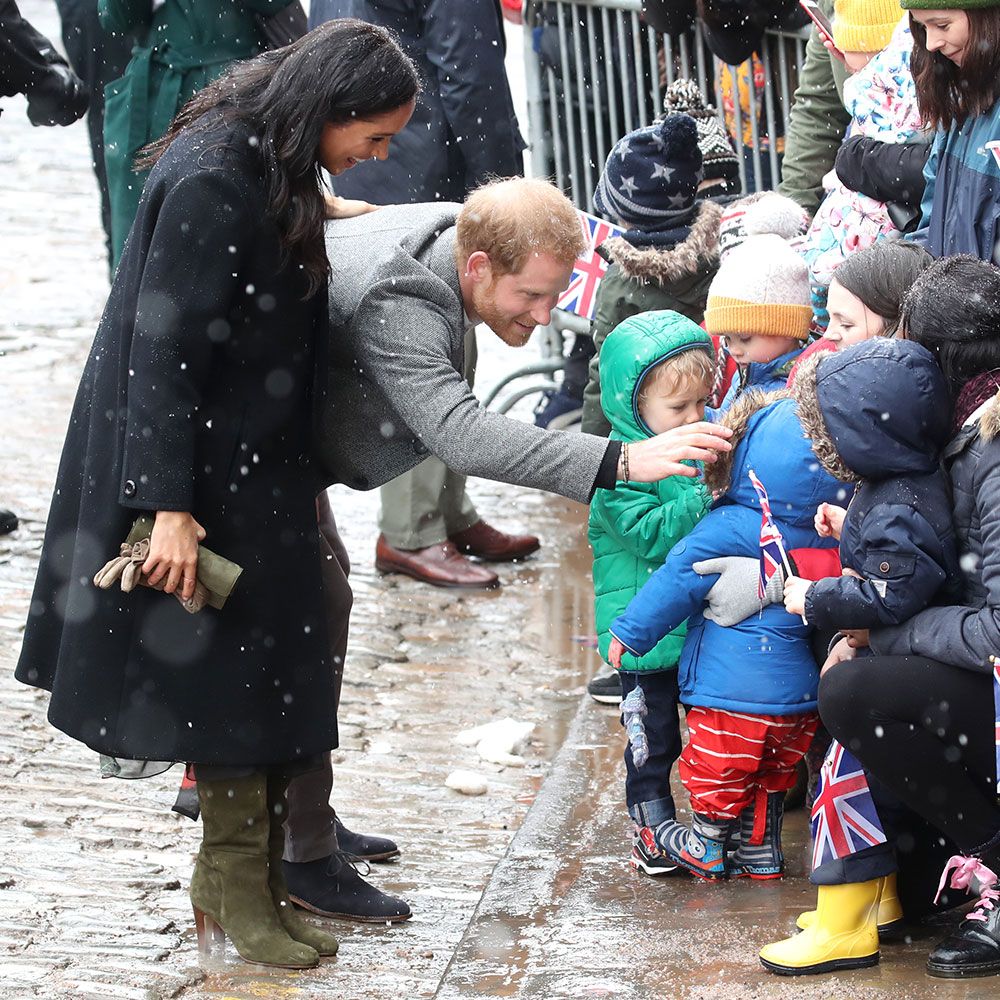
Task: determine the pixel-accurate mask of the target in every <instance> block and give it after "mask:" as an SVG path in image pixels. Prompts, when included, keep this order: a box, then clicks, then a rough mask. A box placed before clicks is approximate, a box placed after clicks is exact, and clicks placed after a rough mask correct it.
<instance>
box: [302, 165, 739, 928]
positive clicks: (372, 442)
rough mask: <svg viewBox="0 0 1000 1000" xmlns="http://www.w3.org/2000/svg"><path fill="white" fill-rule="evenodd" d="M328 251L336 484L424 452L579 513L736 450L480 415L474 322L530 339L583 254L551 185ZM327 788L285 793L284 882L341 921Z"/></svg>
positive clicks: (391, 218)
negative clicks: (598, 500)
mask: <svg viewBox="0 0 1000 1000" xmlns="http://www.w3.org/2000/svg"><path fill="white" fill-rule="evenodd" d="M326 244H327V253H328V255H329V257H330V262H331V269H332V274H331V279H330V287H329V297H330V331H329V344H328V358H327V366H326V371H325V399H324V402H323V406H322V420H321V427H320V428H319V438H320V447H319V450H320V455H319V457H320V459H321V460H322V461H323V462H324V464H325V466H326V469H327V473H328V478H329V481H330V482H340V483H345V484H346V485H348V486H351V487H353V488H354V489H373V488H375V487H377V486H380V485H381V484H382V483H384V482H386V481H388V480H389V479H392V478H393V477H394V476H398V475H399V474H400V473H402V472H405V471H407V470H408V469H411V468H413V467H414V466H415V465H417V464H418V463H419V462H420V461H421V460H422V459H423V458H424V457H426V455H427V454H428V453H433V454H436V455H438V456H439V457H440V458H442V459H443V460H444V461H445V462H446V463H447V464H448V465H449V467H451V468H453V469H455V470H456V471H458V472H462V473H465V474H467V475H476V476H481V477H483V478H485V479H494V480H498V481H501V482H509V483H517V484H519V485H522V486H532V487H535V488H536V489H543V490H548V491H550V492H553V493H559V494H562V495H563V496H567V497H570V498H571V499H574V500H578V501H580V502H581V503H587V502H588V501H589V500H590V498H591V497H592V496H593V494H594V492H595V490H597V489H614V488H615V486H616V484H617V483H618V482H619V481H627V480H632V481H635V482H653V481H656V480H659V479H663V478H665V477H667V476H672V475H683V476H694V475H696V474H697V470H696V468H695V467H694V466H693V465H692V464H683V463H684V462H688V463H691V462H697V461H706V462H711V461H714V460H715V453H716V452H717V451H728V450H729V444H728V442H727V441H726V440H725V439H726V438H727V437H729V436H731V432H730V431H729V430H728V429H726V428H723V427H719V426H716V425H713V424H705V423H700V424H691V425H688V426H686V427H680V428H677V429H675V430H672V431H668V432H667V433H665V434H660V435H658V436H657V437H652V438H649V439H647V440H644V441H636V442H631V443H628V444H623V443H622V442H620V441H609V440H607V439H606V438H603V437H595V436H593V435H590V434H576V433H568V432H564V431H548V430H542V429H541V428H538V427H535V426H533V425H531V424H526V423H522V422H520V421H518V420H513V419H510V418H508V417H504V416H500V415H499V414H495V413H490V412H488V411H487V410H484V409H483V408H482V407H481V406H480V405H479V402H478V400H477V399H476V397H475V396H474V395H473V393H472V388H471V387H470V386H469V384H468V382H466V380H465V379H464V377H463V375H462V370H463V363H464V360H465V359H464V344H465V335H466V331H467V329H468V328H469V327H470V326H472V325H474V324H478V323H483V324H485V325H486V326H488V327H490V329H492V330H493V332H494V333H496V335H497V336H498V337H500V339H501V340H503V341H504V343H506V344H509V345H511V346H515V347H519V346H523V345H524V344H526V343H527V342H528V339H529V337H530V336H531V334H532V332H533V330H534V328H535V326H537V325H540V324H545V323H548V321H549V317H550V314H551V311H552V309H553V308H554V307H555V303H556V301H557V299H558V297H559V294H560V292H562V290H563V289H564V288H565V287H566V285H567V284H568V283H569V278H570V274H571V272H572V268H573V263H574V261H575V260H576V258H577V256H578V255H579V253H580V251H581V250H582V247H583V237H582V232H581V228H580V223H579V217H578V216H577V214H576V211H575V209H574V208H573V206H572V205H571V204H570V202H569V200H568V199H567V198H566V197H565V196H564V195H563V194H562V193H561V192H559V191H558V190H557V189H556V188H554V187H552V186H551V185H549V184H547V183H545V182H544V181H537V180H525V179H522V178H513V179H508V180H504V181H497V182H494V183H493V184H490V185H487V186H486V187H484V188H481V189H480V190H478V191H476V192H474V193H473V194H472V195H471V196H470V197H469V199H468V200H467V201H466V203H465V205H464V206H459V205H453V204H445V205H440V204H433V205H403V206H397V207H393V208H384V209H381V210H379V211H377V212H373V213H371V214H368V215H363V216H359V217H357V218H354V219H343V220H335V221H332V222H329V223H327V233H326ZM322 381H323V379H322V378H321V387H322ZM348 606H349V602H348ZM337 624H338V623H337V622H330V629H331V633H335V632H336V631H337ZM332 785H333V775H332V770H331V768H330V765H329V757H327V766H326V767H325V768H324V769H322V770H320V771H314V772H310V773H308V774H304V775H302V776H300V777H298V778H296V779H295V780H294V781H293V782H292V783H291V785H290V786H289V815H288V820H287V822H286V843H287V844H291V845H300V846H299V847H297V848H295V849H294V852H293V853H292V854H286V865H285V876H286V879H287V881H288V887H289V891H290V893H291V895H292V897H293V899H295V900H296V901H298V902H301V903H304V904H305V905H306V906H307V907H308V908H309V909H310V910H312V911H313V912H315V913H320V914H324V915H331V916H334V915H343V913H344V908H345V906H348V905H350V901H347V902H345V898H344V896H345V893H344V890H343V889H342V882H343V880H344V879H352V876H351V875H350V873H349V872H345V870H344V867H343V863H342V861H340V860H339V857H338V853H337V838H336V825H335V824H336V817H335V815H334V812H333V809H332V808H331V806H330V805H329V800H330V792H331V790H332ZM357 881H360V879H359V878H358V879H357ZM366 888H367V889H368V890H370V888H371V887H366ZM355 891H357V892H359V893H360V892H363V891H364V888H362V887H360V886H358V887H356V889H355ZM382 902H383V903H384V901H382ZM372 903H373V905H375V906H378V905H381V904H380V902H379V900H377V899H376V900H373V901H372ZM407 912H408V911H407Z"/></svg>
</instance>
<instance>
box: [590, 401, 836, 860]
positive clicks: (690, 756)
mask: <svg viewBox="0 0 1000 1000" xmlns="http://www.w3.org/2000/svg"><path fill="white" fill-rule="evenodd" d="M721 422H723V423H725V424H726V425H728V426H729V427H732V428H733V430H734V432H735V433H734V436H733V438H732V442H733V445H734V449H733V451H732V452H730V453H729V454H728V455H726V456H721V457H720V459H719V460H718V461H717V462H716V463H715V464H714V465H711V466H707V467H706V469H705V481H706V486H708V487H709V488H710V489H711V490H713V492H716V493H717V492H719V491H720V490H722V491H724V492H723V493H722V495H721V498H720V499H719V500H718V501H717V502H716V504H715V506H714V507H713V508H712V509H711V510H710V511H709V513H708V514H707V515H706V516H705V518H704V519H703V520H702V521H700V522H699V523H698V524H697V525H696V527H695V528H694V530H693V531H692V532H691V534H689V535H688V536H687V538H685V539H683V540H682V541H680V542H678V543H677V544H676V545H675V546H674V547H673V549H671V551H670V554H669V555H668V556H667V559H666V562H665V563H664V564H663V566H662V567H660V569H658V570H657V571H656V573H654V574H653V575H652V576H651V577H650V579H649V582H648V583H647V584H646V585H645V586H644V587H643V588H642V590H640V591H639V593H638V594H637V595H636V596H635V598H634V599H633V600H632V601H631V602H630V604H629V605H628V607H627V609H626V610H625V612H624V614H622V615H620V616H619V617H618V618H617V619H616V620H615V621H614V622H613V623H612V625H611V633H612V635H613V636H614V637H615V639H616V642H615V643H613V644H612V648H611V650H609V656H610V658H611V659H612V662H615V659H616V657H617V658H618V661H619V662H620V655H621V653H622V651H623V650H628V651H629V652H631V653H633V654H635V655H636V656H642V655H643V654H644V653H646V652H647V651H648V650H650V649H652V648H653V646H655V645H656V643H657V642H658V641H659V640H660V639H661V638H662V637H663V636H664V635H666V634H667V633H668V632H670V631H671V630H672V629H674V628H676V626H677V625H679V624H680V623H681V622H682V621H684V620H685V619H687V620H688V632H687V639H686V640H685V643H684V648H683V650H682V652H681V660H680V664H679V668H678V669H679V677H678V681H679V686H680V700H681V703H682V704H684V705H686V706H689V711H688V717H687V722H688V730H689V734H690V741H689V743H688V746H687V747H686V748H685V749H684V752H683V753H682V755H681V758H680V767H679V772H680V776H681V780H682V781H683V783H684V787H685V788H686V789H687V791H688V793H689V795H690V797H691V810H692V813H693V814H694V815H693V819H692V824H691V827H690V828H686V827H684V826H681V825H680V824H679V823H677V822H676V821H674V822H669V823H664V824H662V825H661V826H660V827H659V828H658V829H657V831H656V837H657V842H658V844H659V846H660V848H661V850H662V851H663V852H664V853H665V854H667V855H668V856H669V857H670V858H672V859H673V860H674V861H676V862H677V864H679V865H682V866H683V867H685V868H687V869H688V870H689V871H691V872H693V873H694V874H696V875H698V876H700V877H702V878H706V879H720V878H726V877H727V876H729V875H730V874H733V875H749V876H750V877H751V878H759V879H765V878H779V877H780V876H781V875H782V873H783V871H784V859H783V856H782V853H781V820H782V806H783V800H784V794H785V792H786V791H787V790H788V789H789V788H791V787H792V785H794V783H795V769H796V765H797V764H798V762H799V760H800V759H801V758H802V756H803V755H804V754H805V752H806V750H807V749H808V747H809V744H810V742H811V740H812V737H813V735H814V733H815V731H816V726H817V723H818V716H817V714H816V689H817V684H818V681H819V670H818V668H817V666H816V661H815V660H814V659H813V656H812V652H811V650H810V646H809V635H810V632H811V627H810V626H808V625H806V624H805V623H804V622H803V621H802V619H801V618H798V617H796V616H793V615H790V614H788V613H787V612H786V611H785V609H784V608H783V607H781V606H780V605H779V606H773V605H772V606H769V607H765V608H763V609H762V610H761V612H760V615H759V616H754V617H751V618H748V619H747V620H746V621H744V622H741V623H740V624H739V625H735V626H733V627H730V628H723V627H722V626H720V625H717V624H716V623H715V622H713V621H707V620H706V619H705V618H704V616H703V614H702V612H703V610H704V601H705V596H706V594H707V593H708V591H709V590H710V589H711V587H712V584H713V583H714V582H715V580H716V577H715V576H712V575H708V576H699V575H698V574H697V573H696V572H695V571H694V569H693V564H695V563H697V562H699V561H701V560H705V559H711V558H713V557H716V556H722V555H729V556H753V557H757V556H758V555H759V553H760V529H761V507H760V500H759V499H758V497H757V494H756V492H755V491H754V488H753V485H752V484H751V482H750V478H749V472H750V470H751V469H753V470H754V471H755V473H756V474H757V476H758V477H759V479H760V480H761V482H762V483H763V484H764V487H765V488H766V489H767V490H768V491H769V495H770V501H771V512H772V514H773V516H774V520H775V522H776V524H777V526H778V528H779V529H780V531H781V534H782V536H783V539H784V543H785V548H786V550H788V549H794V548H827V547H831V546H832V544H833V543H832V540H831V539H822V538H820V537H819V535H818V534H817V533H816V531H815V529H814V526H813V516H814V513H815V510H816V507H817V505H818V504H820V503H823V502H835V501H836V500H837V499H838V498H842V497H843V496H844V493H845V491H844V487H843V486H842V485H841V484H840V483H838V482H837V481H836V480H835V479H834V478H833V477H832V476H830V475H829V474H828V473H826V472H824V471H823V470H822V469H821V468H820V467H819V465H818V464H817V462H816V460H815V458H814V457H813V455H812V453H811V451H810V448H809V442H808V441H807V440H806V439H805V437H804V436H803V433H802V424H801V423H800V421H799V417H798V413H797V409H796V404H795V402H794V400H792V399H790V398H788V397H787V396H784V397H781V396H774V395H771V396H766V395H764V394H762V393H756V392H752V393H745V394H744V395H743V396H742V398H741V399H740V400H739V401H738V402H737V403H735V404H734V405H733V407H732V408H731V409H730V410H729V411H728V412H727V413H726V414H725V415H724V416H723V417H722V418H721ZM616 665H617V664H616ZM737 830H738V836H739V847H738V849H737V850H736V851H735V852H734V853H733V854H732V855H731V856H730V857H728V858H727V855H726V842H727V840H729V839H730V837H731V836H732V835H734V834H735V833H736V832H737Z"/></svg>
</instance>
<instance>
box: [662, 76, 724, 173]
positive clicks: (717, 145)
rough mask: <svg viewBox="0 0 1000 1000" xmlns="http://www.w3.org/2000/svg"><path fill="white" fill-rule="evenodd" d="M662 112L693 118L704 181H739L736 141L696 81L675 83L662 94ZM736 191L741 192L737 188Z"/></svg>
mask: <svg viewBox="0 0 1000 1000" xmlns="http://www.w3.org/2000/svg"><path fill="white" fill-rule="evenodd" d="M663 111H664V114H667V115H671V114H684V115H690V116H691V117H692V118H693V119H694V123H695V126H696V127H697V129H698V148H699V149H700V150H701V159H702V163H703V165H704V168H703V169H704V174H705V180H721V181H726V182H734V181H738V180H739V176H740V163H739V160H738V159H737V157H736V150H735V149H733V141H732V139H730V138H729V133H728V132H727V131H726V128H725V126H724V125H723V124H722V121H721V119H720V118H719V116H718V114H717V113H716V110H715V108H714V107H713V106H712V105H711V104H709V103H708V102H707V101H706V100H705V97H704V95H703V94H702V92H701V91H700V90H699V89H698V84H696V83H695V82H694V80H685V79H680V80H674V82H673V83H672V84H670V86H669V87H667V92H666V93H665V94H664V95H663ZM736 190H737V192H738V190H739V186H738V185H737V187H736Z"/></svg>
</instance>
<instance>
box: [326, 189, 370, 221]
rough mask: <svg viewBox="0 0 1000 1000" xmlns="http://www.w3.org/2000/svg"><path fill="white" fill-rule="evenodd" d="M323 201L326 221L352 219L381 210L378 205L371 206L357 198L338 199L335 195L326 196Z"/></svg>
mask: <svg viewBox="0 0 1000 1000" xmlns="http://www.w3.org/2000/svg"><path fill="white" fill-rule="evenodd" d="M325 200H326V217H327V218H328V219H353V218H354V217H355V216H356V215H367V214H368V213H369V212H377V211H378V210H379V208H381V206H380V205H372V204H371V203H369V202H367V201H359V200H358V199H357V198H338V197H337V195H335V194H328V195H326V197H325Z"/></svg>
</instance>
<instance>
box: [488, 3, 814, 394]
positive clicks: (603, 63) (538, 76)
mask: <svg viewBox="0 0 1000 1000" xmlns="http://www.w3.org/2000/svg"><path fill="white" fill-rule="evenodd" d="M640 9H641V0H529V3H528V5H527V16H526V19H525V33H526V34H525V40H524V42H525V44H524V59H525V75H526V88H527V101H528V122H527V125H528V140H529V147H530V150H529V155H530V157H531V173H532V174H533V175H534V176H536V177H551V178H553V179H554V180H555V182H556V184H557V185H558V186H559V187H560V188H562V190H563V191H565V192H566V194H567V195H568V196H569V197H570V198H571V199H572V201H573V204H574V205H576V207H577V208H579V209H582V210H583V211H585V212H590V213H593V212H594V208H593V205H592V204H591V197H592V196H593V192H594V188H595V186H596V184H597V179H598V177H599V176H600V174H601V170H602V169H603V167H604V162H605V160H606V159H607V157H608V153H609V152H610V151H611V148H612V146H614V144H615V143H616V142H617V141H618V139H620V138H621V137H622V136H623V135H624V134H625V133H626V132H631V131H632V130H633V129H636V128H639V127H640V126H643V125H648V124H649V123H650V122H652V120H653V119H654V118H655V117H656V116H657V115H659V114H660V113H661V112H662V110H663V93H664V91H665V90H666V88H667V87H668V86H670V84H672V83H673V82H674V80H676V79H678V78H688V79H693V80H694V81H695V82H696V83H697V84H698V86H699V88H700V90H701V92H702V94H704V95H705V97H706V99H708V100H709V101H710V102H711V103H713V104H714V105H715V108H716V111H717V113H718V115H719V118H720V120H722V122H723V124H724V125H725V117H724V108H723V100H722V88H721V69H720V62H719V60H718V59H717V58H716V56H715V55H713V53H712V52H711V50H710V49H709V48H708V45H707V44H706V42H705V40H704V38H703V37H702V33H701V30H700V28H699V27H698V26H696V27H695V28H694V29H693V30H692V31H690V32H687V33H685V34H681V35H666V34H663V33H661V32H659V31H657V30H656V29H654V28H651V27H649V26H648V25H646V24H645V23H643V22H642V20H641V19H640V17H639V12H640ZM808 37H809V33H808V30H807V29H803V30H802V31H801V32H795V33H790V32H777V31H771V32H767V33H766V35H765V42H764V46H763V50H764V51H763V52H762V53H760V59H761V63H762V66H763V72H764V80H765V87H764V108H763V111H764V122H765V127H766V133H767V136H768V137H769V139H770V140H771V141H769V142H768V143H767V147H766V148H765V147H764V144H763V143H762V141H761V139H762V137H761V135H760V129H759V126H758V122H759V120H760V110H761V109H760V107H759V105H758V103H757V97H756V93H755V88H754V87H753V86H750V87H748V88H747V90H748V94H747V97H748V117H749V122H748V124H749V126H750V129H749V131H750V140H751V142H750V145H749V147H747V149H748V152H747V153H746V154H745V155H744V150H743V149H742V148H741V141H740V137H742V136H743V134H744V115H743V111H742V108H741V106H740V100H739V93H738V89H737V90H736V91H735V92H734V94H733V96H734V98H735V99H734V101H733V109H732V123H731V124H732V127H733V131H734V132H735V136H731V138H733V142H734V146H735V149H736V154H737V160H738V163H739V172H740V182H741V184H742V188H743V190H744V191H745V192H749V191H752V190H763V189H764V188H765V187H776V186H777V183H778V179H779V178H780V174H781V171H780V164H779V160H778V156H779V152H778V149H777V145H778V144H777V142H776V141H774V140H775V139H776V138H777V137H778V136H779V135H780V136H783V135H784V134H785V131H786V125H787V118H788V112H789V110H790V109H791V106H792V95H793V94H794V93H795V88H796V85H797V78H798V71H799V67H801V66H802V63H803V62H804V60H805V45H806V41H807V40H808ZM729 69H730V73H731V78H732V80H733V85H734V87H738V84H737V82H736V81H737V67H735V66H730V67H729ZM522 124H523V123H522ZM765 164H766V166H767V170H765V169H764V168H765ZM611 221H617V220H611ZM588 329H589V322H588V321H587V320H585V319H581V318H580V317H578V316H574V315H572V314H570V313H564V312H561V311H557V312H556V313H554V314H553V317H552V323H551V325H550V326H548V327H546V328H545V329H544V330H539V331H538V333H536V335H535V336H536V338H537V340H538V343H539V347H540V354H541V358H540V360H539V361H537V362H535V363H533V364H529V365H525V366H523V367H522V368H518V369H517V370H515V371H513V372H511V373H510V374H509V375H507V376H506V377H505V378H504V379H502V380H501V381H500V382H499V383H498V384H497V385H496V386H495V387H494V388H493V390H492V392H491V393H490V394H489V396H488V397H487V399H486V400H485V402H484V405H486V406H491V405H492V406H494V408H495V409H497V410H498V411H499V412H507V411H508V410H509V409H510V408H511V407H512V406H513V405H514V404H516V403H517V402H518V401H520V400H521V399H524V398H525V397H527V396H531V395H535V394H538V393H542V392H545V391H546V390H552V389H555V387H556V384H557V383H556V376H557V375H558V373H559V372H560V371H561V369H562V367H563V355H562V348H563V333H564V332H567V333H581V332H583V333H585V332H587V330H588ZM525 378H530V379H532V381H531V382H529V383H527V384H522V385H521V386H520V387H519V388H517V389H514V390H513V391H511V392H508V391H507V390H509V389H511V387H512V386H513V383H514V382H516V381H519V380H522V379H525Z"/></svg>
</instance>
